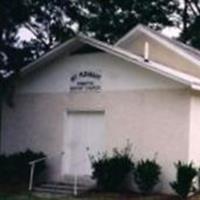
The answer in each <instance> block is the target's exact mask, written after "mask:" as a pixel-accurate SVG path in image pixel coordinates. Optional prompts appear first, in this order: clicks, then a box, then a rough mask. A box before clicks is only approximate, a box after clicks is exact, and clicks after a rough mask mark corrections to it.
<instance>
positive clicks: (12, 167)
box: [0, 150, 46, 184]
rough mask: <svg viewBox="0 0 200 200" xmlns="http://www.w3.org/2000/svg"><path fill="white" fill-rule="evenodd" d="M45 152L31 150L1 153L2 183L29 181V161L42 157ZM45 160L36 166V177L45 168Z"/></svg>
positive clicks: (0, 170) (0, 178) (0, 174)
mask: <svg viewBox="0 0 200 200" xmlns="http://www.w3.org/2000/svg"><path fill="white" fill-rule="evenodd" d="M44 156H45V155H44V154H43V153H41V152H40V153H35V152H33V151H31V150H27V151H25V152H19V153H15V154H11V155H0V183H1V184H5V183H6V184H13V183H27V182H28V179H29V173H30V165H29V162H30V161H32V160H35V159H38V158H41V157H44ZM45 167H46V165H45V162H44V161H43V162H40V163H38V164H37V167H36V168H35V178H36V179H37V178H38V176H39V175H40V173H41V172H42V171H43V170H44V169H45Z"/></svg>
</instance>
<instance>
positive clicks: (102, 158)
mask: <svg viewBox="0 0 200 200" xmlns="http://www.w3.org/2000/svg"><path fill="white" fill-rule="evenodd" d="M130 150H131V148H130V145H128V146H127V147H126V148H125V149H124V150H122V151H118V150H117V149H114V150H113V153H112V155H111V156H108V154H107V153H104V154H102V155H100V154H99V155H98V156H97V158H95V157H94V156H93V157H92V158H91V163H92V169H93V172H92V175H93V178H94V179H96V180H97V186H98V188H99V189H101V190H103V191H109V192H118V191H121V189H122V186H123V184H124V181H125V178H126V177H127V175H128V174H129V173H130V172H131V170H133V168H134V163H133V162H132V159H131V158H132V156H131V154H130Z"/></svg>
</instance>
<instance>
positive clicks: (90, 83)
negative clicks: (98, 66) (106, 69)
mask: <svg viewBox="0 0 200 200" xmlns="http://www.w3.org/2000/svg"><path fill="white" fill-rule="evenodd" d="M101 78H102V75H101V74H100V73H99V72H95V71H91V70H84V71H79V72H76V73H74V74H72V75H71V76H70V91H100V90H101Z"/></svg>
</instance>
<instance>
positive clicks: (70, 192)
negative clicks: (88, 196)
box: [33, 178, 94, 198]
mask: <svg viewBox="0 0 200 200" xmlns="http://www.w3.org/2000/svg"><path fill="white" fill-rule="evenodd" d="M93 187H94V182H93V183H92V182H91V181H90V182H88V180H85V181H84V178H79V180H78V183H77V195H80V194H83V193H85V192H87V191H89V190H90V189H92V188H93ZM33 195H34V196H37V197H46V198H51V197H54V198H55V197H64V196H74V180H73V179H70V178H69V179H66V178H65V181H64V182H47V183H43V184H41V185H39V186H36V187H34V188H33Z"/></svg>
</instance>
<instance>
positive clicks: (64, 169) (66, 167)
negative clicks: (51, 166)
mask: <svg viewBox="0 0 200 200" xmlns="http://www.w3.org/2000/svg"><path fill="white" fill-rule="evenodd" d="M69 113H102V114H103V115H104V116H105V114H106V112H105V109H66V110H65V111H64V117H63V137H62V147H61V148H62V152H64V154H63V157H62V162H61V175H62V176H64V175H68V174H69V173H70V159H71V155H72V153H71V149H70V144H69V145H67V146H68V148H66V144H67V143H70V142H71V139H72V138H71V135H70V134H69V133H67V123H66V122H67V121H68V116H69ZM105 130H106V128H105ZM105 134H106V133H105ZM67 161H68V162H67Z"/></svg>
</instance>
